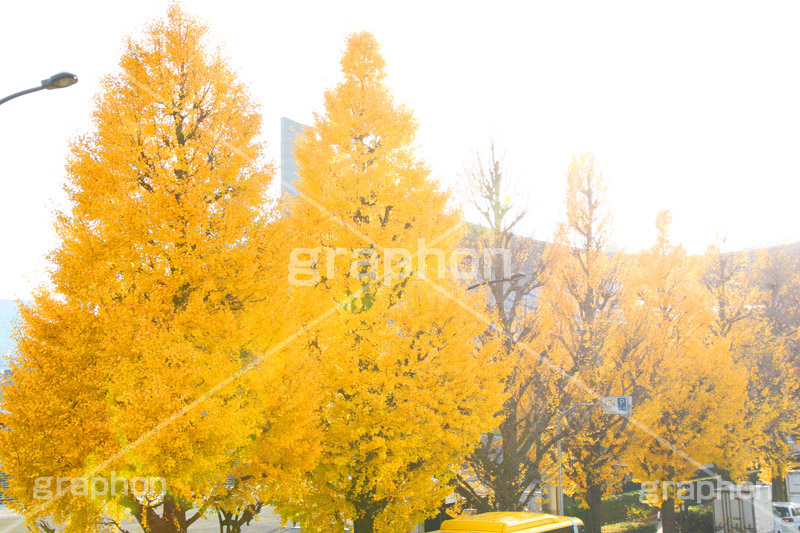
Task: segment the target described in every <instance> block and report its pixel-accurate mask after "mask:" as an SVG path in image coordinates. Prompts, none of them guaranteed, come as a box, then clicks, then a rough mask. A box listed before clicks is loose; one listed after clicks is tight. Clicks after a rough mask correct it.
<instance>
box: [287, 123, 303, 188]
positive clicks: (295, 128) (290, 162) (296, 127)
mask: <svg viewBox="0 0 800 533" xmlns="http://www.w3.org/2000/svg"><path fill="white" fill-rule="evenodd" d="M305 128H306V125H305V124H300V123H299V122H295V121H294V120H291V119H288V118H286V117H282V118H281V198H285V197H286V195H288V196H294V195H295V194H296V192H297V191H296V190H295V188H294V185H293V183H294V182H295V181H296V180H297V161H295V158H294V142H295V139H296V138H297V136H298V135H299V134H300V133H302V131H303V129H305Z"/></svg>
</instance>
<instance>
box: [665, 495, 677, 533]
mask: <svg viewBox="0 0 800 533" xmlns="http://www.w3.org/2000/svg"><path fill="white" fill-rule="evenodd" d="M661 530H662V531H663V533H678V529H677V522H676V521H675V499H674V498H667V499H666V500H664V501H663V503H662V504H661Z"/></svg>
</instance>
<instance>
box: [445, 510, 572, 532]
mask: <svg viewBox="0 0 800 533" xmlns="http://www.w3.org/2000/svg"><path fill="white" fill-rule="evenodd" d="M512 531H513V532H514V533H544V532H551V533H586V529H585V527H584V525H583V522H582V521H581V520H580V519H578V518H570V517H568V516H556V515H551V514H544V513H527V512H516V513H509V512H494V513H481V514H476V515H472V516H462V517H460V518H456V519H454V520H445V521H444V522H442V527H441V530H440V531H439V533H477V532H497V533H510V532H512Z"/></svg>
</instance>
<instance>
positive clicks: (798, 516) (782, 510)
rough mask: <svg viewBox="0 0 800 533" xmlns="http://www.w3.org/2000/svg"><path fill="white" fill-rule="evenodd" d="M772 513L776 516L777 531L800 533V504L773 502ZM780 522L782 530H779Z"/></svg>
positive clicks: (781, 532)
mask: <svg viewBox="0 0 800 533" xmlns="http://www.w3.org/2000/svg"><path fill="white" fill-rule="evenodd" d="M772 512H773V513H774V514H775V522H776V525H775V530H776V531H780V533H800V503H793V502H773V503H772ZM778 521H780V529H779V528H778V525H777V524H778Z"/></svg>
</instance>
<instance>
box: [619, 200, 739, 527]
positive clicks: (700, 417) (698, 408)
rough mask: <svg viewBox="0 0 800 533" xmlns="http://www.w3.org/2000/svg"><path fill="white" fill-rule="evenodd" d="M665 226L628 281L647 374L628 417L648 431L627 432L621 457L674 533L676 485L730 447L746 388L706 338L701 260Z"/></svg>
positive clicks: (721, 348)
mask: <svg viewBox="0 0 800 533" xmlns="http://www.w3.org/2000/svg"><path fill="white" fill-rule="evenodd" d="M670 222H671V215H670V213H669V212H667V211H663V212H661V213H659V215H658V216H657V218H656V228H657V230H658V236H657V240H656V243H655V244H654V246H653V247H652V248H651V249H649V250H647V251H645V252H642V253H641V254H638V256H637V263H638V264H637V265H636V268H635V270H634V272H633V275H632V279H631V283H632V284H633V285H634V287H635V290H636V293H637V295H638V298H639V301H640V303H641V305H642V307H643V309H645V310H646V312H647V316H648V318H649V320H650V321H651V324H650V327H649V329H648V331H649V339H648V341H647V350H648V352H649V353H650V355H651V361H650V363H651V364H652V365H653V368H654V371H653V372H651V373H649V374H648V376H649V379H648V380H640V382H639V383H638V386H639V391H640V392H639V394H638V395H637V400H638V401H637V405H636V414H635V417H636V420H637V421H638V422H639V423H640V424H642V425H643V426H644V427H646V428H647V430H648V431H634V432H633V435H632V439H631V442H630V444H629V446H628V447H627V448H626V449H625V450H624V452H623V454H622V458H623V461H624V463H625V464H626V465H628V467H629V469H630V471H631V473H632V474H633V477H634V479H636V480H637V481H645V482H655V483H657V484H658V485H657V489H658V490H656V491H654V494H653V496H655V498H654V500H655V501H652V502H651V503H654V504H656V503H661V511H662V527H663V530H664V531H665V533H673V532H674V531H676V529H675V528H676V521H675V513H674V511H675V504H676V501H677V497H676V496H678V494H676V490H677V484H678V483H681V482H685V481H687V480H690V479H692V478H693V477H694V476H695V474H696V472H697V471H698V470H702V469H704V468H705V466H704V465H707V464H711V463H714V462H715V461H718V460H719V459H720V457H721V456H722V450H723V448H724V446H725V443H726V442H727V440H728V439H729V435H728V434H727V432H726V431H725V425H726V423H727V422H728V421H729V420H731V419H733V418H735V417H736V416H738V414H739V412H740V411H741V409H742V407H743V405H744V399H745V395H744V391H745V390H746V387H747V379H746V375H745V372H744V368H742V367H741V366H740V365H737V364H736V363H735V362H734V361H733V357H732V354H731V352H730V349H729V344H728V343H727V342H724V341H722V340H720V339H718V338H716V337H715V336H714V335H712V334H711V331H710V326H711V323H712V322H713V320H714V316H715V315H714V309H713V302H712V300H711V298H710V297H709V295H708V293H707V291H706V290H705V289H704V287H703V286H702V285H701V283H700V274H701V273H702V271H703V268H704V266H705V265H704V261H703V258H702V257H689V256H688V254H687V253H686V251H685V250H684V249H683V248H682V247H680V246H677V245H674V244H673V243H672V242H671V241H670V239H669V225H670ZM707 474H711V472H707ZM665 493H666V499H664V494H665Z"/></svg>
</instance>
